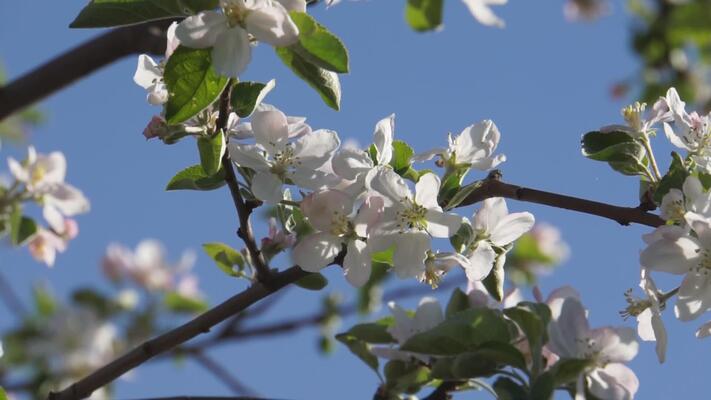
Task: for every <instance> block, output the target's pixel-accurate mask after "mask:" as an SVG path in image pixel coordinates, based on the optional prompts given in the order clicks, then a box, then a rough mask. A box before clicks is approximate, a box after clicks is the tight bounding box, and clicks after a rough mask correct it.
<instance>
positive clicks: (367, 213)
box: [353, 195, 385, 237]
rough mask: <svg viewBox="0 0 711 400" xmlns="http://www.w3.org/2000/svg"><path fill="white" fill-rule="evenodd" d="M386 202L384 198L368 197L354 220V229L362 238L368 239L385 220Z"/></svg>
mask: <svg viewBox="0 0 711 400" xmlns="http://www.w3.org/2000/svg"><path fill="white" fill-rule="evenodd" d="M384 209H385V201H384V200H383V198H382V197H380V196H376V195H371V196H368V197H366V199H365V201H364V202H363V204H362V205H361V206H360V208H359V209H358V214H357V215H356V216H355V218H354V219H353V229H354V230H355V232H356V234H357V235H358V236H360V237H368V235H369V234H370V231H371V230H372V229H373V228H374V227H375V226H376V225H377V224H379V223H380V221H381V220H382V219H383V211H384Z"/></svg>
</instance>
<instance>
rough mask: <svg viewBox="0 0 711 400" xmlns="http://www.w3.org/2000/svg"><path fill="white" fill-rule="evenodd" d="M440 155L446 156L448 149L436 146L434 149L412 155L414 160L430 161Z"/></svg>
mask: <svg viewBox="0 0 711 400" xmlns="http://www.w3.org/2000/svg"><path fill="white" fill-rule="evenodd" d="M439 155H442V156H443V157H446V155H447V149H445V148H444V147H438V148H435V149H432V150H427V151H425V152H422V153H419V154H415V155H414V156H412V161H413V162H424V161H429V160H431V159H433V158H435V157H436V156H439Z"/></svg>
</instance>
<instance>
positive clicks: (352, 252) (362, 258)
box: [343, 240, 371, 287]
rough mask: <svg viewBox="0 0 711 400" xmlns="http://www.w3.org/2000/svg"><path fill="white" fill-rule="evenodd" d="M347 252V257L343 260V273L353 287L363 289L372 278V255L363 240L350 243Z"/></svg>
mask: <svg viewBox="0 0 711 400" xmlns="http://www.w3.org/2000/svg"><path fill="white" fill-rule="evenodd" d="M346 251H347V252H346V257H345V258H344V259H343V273H344V274H345V275H346V280H348V282H349V283H350V284H351V285H353V286H355V287H361V286H363V285H365V283H366V282H368V278H370V270H371V264H370V263H371V253H370V251H368V247H367V245H366V243H365V242H364V241H362V240H352V241H351V242H349V243H348V249H347V250H346Z"/></svg>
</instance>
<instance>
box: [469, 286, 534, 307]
mask: <svg viewBox="0 0 711 400" xmlns="http://www.w3.org/2000/svg"><path fill="white" fill-rule="evenodd" d="M467 295H468V296H469V304H470V305H471V306H472V307H474V308H482V307H484V308H493V309H502V308H510V307H515V306H516V305H517V304H518V303H520V302H522V301H524V300H525V299H524V297H523V294H522V293H521V289H519V288H517V287H513V288H510V289H508V290H507V291H506V293H504V297H503V299H502V300H501V302H498V301H496V300H494V299H492V298H491V296H490V295H489V292H487V291H486V288H485V287H484V284H483V283H481V281H469V282H468V283H467Z"/></svg>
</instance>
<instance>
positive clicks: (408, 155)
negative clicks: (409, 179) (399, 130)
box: [390, 140, 415, 175]
mask: <svg viewBox="0 0 711 400" xmlns="http://www.w3.org/2000/svg"><path fill="white" fill-rule="evenodd" d="M413 155H415V150H413V149H412V147H410V145H409V144H407V143H406V142H404V141H402V140H395V141H393V156H392V159H390V166H391V167H393V170H395V172H397V173H398V175H403V174H404V173H405V172H406V171H407V170H408V169H410V165H412V156H413Z"/></svg>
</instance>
